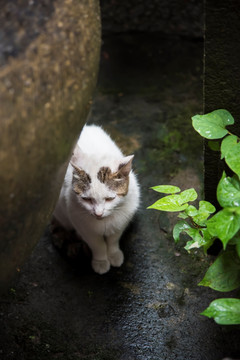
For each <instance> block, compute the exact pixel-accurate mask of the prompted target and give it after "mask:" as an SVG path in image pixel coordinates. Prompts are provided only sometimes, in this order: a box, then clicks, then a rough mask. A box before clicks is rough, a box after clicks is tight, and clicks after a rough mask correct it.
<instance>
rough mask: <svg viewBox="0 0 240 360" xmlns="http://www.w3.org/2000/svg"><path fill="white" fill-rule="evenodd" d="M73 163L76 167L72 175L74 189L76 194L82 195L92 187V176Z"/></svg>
mask: <svg viewBox="0 0 240 360" xmlns="http://www.w3.org/2000/svg"><path fill="white" fill-rule="evenodd" d="M71 165H72V167H73V169H74V170H73V176H72V187H73V191H74V192H75V193H76V194H78V195H81V194H82V193H84V192H85V191H87V190H88V189H89V188H90V184H91V178H90V176H89V175H88V174H87V173H86V172H85V171H84V170H82V169H80V168H78V167H77V166H76V165H74V164H73V163H72V162H71Z"/></svg>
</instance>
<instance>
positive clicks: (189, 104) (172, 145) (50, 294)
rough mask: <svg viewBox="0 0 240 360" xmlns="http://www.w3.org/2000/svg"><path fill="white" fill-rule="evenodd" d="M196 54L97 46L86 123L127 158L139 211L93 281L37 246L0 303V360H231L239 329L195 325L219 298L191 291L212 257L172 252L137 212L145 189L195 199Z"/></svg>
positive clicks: (154, 215) (150, 213)
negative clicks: (116, 257)
mask: <svg viewBox="0 0 240 360" xmlns="http://www.w3.org/2000/svg"><path fill="white" fill-rule="evenodd" d="M202 54H203V43H202V42H201V41H200V40H199V41H198V40H194V41H193V40H191V39H180V38H164V37H161V36H160V35H156V34H155V35H153V34H152V35H150V34H149V35H144V34H138V35H136V34H135V35H129V34H125V35H121V36H120V35H115V36H114V37H111V36H109V37H105V38H104V39H103V46H102V56H101V66H100V73H99V81H98V86H97V90H96V93H95V95H94V100H93V106H92V111H91V114H90V116H89V122H94V123H96V124H100V125H102V126H103V127H104V128H105V129H106V130H107V131H108V132H109V133H110V134H111V135H112V137H113V138H114V139H115V140H116V141H117V142H118V144H120V146H121V147H122V149H123V151H124V152H125V153H126V154H131V153H134V154H135V159H134V168H135V171H136V173H137V175H138V179H139V182H140V185H141V192H142V199H141V207H140V209H139V211H138V214H137V215H136V217H135V219H134V221H133V222H132V224H131V225H130V227H129V228H128V230H127V231H126V232H125V234H124V236H123V238H122V241H121V247H122V249H123V251H124V254H125V262H124V264H123V266H122V267H121V268H112V269H111V270H110V271H109V273H107V274H105V275H98V274H95V273H93V271H92V270H91V269H90V266H89V259H83V256H82V257H81V258H80V260H79V263H78V265H76V263H74V264H73V263H72V262H71V261H68V260H66V259H65V258H64V257H62V256H61V254H60V253H59V252H58V251H57V250H56V248H55V247H54V246H53V245H52V242H51V234H50V232H49V229H48V228H47V229H46V232H45V234H44V235H43V237H42V238H41V240H40V241H39V244H38V245H37V247H36V248H35V250H34V251H33V253H32V255H31V257H30V258H29V260H28V261H27V263H26V264H25V265H24V266H23V267H22V268H21V269H20V272H19V279H18V280H17V281H16V283H15V284H14V285H13V287H12V288H11V289H9V291H8V292H7V294H5V295H4V296H3V297H2V298H1V303H0V329H1V330H0V331H1V336H0V359H3V360H32V359H34V360H45V359H64V360H78V359H87V360H165V359H167V360H173V359H177V360H220V359H223V358H226V357H231V358H234V359H237V358H240V342H239V339H240V328H239V327H237V326H235V327H234V326H225V327H224V326H219V325H217V324H215V322H214V321H213V320H211V319H208V318H206V317H203V316H202V315H200V313H201V312H202V311H203V310H204V309H205V308H206V307H207V306H208V304H209V303H210V302H211V301H212V300H214V299H215V298H219V297H225V296H229V294H220V293H217V292H215V291H213V290H211V289H208V288H204V287H200V286H198V285H197V284H198V282H199V281H200V280H201V279H202V277H203V275H204V273H205V271H206V269H207V267H208V265H209V264H210V263H211V261H213V259H214V258H213V257H212V256H208V257H205V256H204V255H203V254H202V253H201V252H200V251H195V252H193V253H191V254H188V253H187V252H186V251H185V250H184V249H183V246H182V245H183V243H184V241H183V240H182V242H181V244H180V245H177V246H176V245H174V243H173V239H172V235H171V231H172V226H173V223H174V221H175V217H174V215H173V214H167V213H160V212H157V211H154V210H147V209H146V208H147V206H149V205H151V204H152V203H153V202H154V201H156V200H157V199H158V196H159V195H158V194H157V193H156V192H153V191H152V190H150V189H149V188H150V187H151V186H154V185H159V184H168V183H170V184H174V185H177V186H179V187H180V188H181V189H186V188H189V187H194V188H195V189H197V191H198V193H199V197H202V172H203V170H202V141H201V139H200V137H199V136H198V135H197V134H195V132H194V131H193V129H192V127H191V116H193V115H194V114H196V113H201V111H202V79H201V74H202V57H203V55H202Z"/></svg>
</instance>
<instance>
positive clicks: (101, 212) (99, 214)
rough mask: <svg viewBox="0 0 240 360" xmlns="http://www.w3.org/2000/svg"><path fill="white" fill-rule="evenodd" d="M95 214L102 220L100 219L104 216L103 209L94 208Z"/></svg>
mask: <svg viewBox="0 0 240 360" xmlns="http://www.w3.org/2000/svg"><path fill="white" fill-rule="evenodd" d="M94 215H95V217H96V218H97V219H98V220H100V219H102V218H103V211H102V210H100V209H95V210H94Z"/></svg>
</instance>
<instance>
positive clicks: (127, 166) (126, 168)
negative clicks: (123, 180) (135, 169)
mask: <svg viewBox="0 0 240 360" xmlns="http://www.w3.org/2000/svg"><path fill="white" fill-rule="evenodd" d="M133 158H134V155H129V156H126V157H125V158H124V159H123V160H122V161H121V163H120V165H119V167H118V171H117V172H118V174H121V175H122V176H123V177H127V176H128V175H129V173H130V171H131V170H132V161H133Z"/></svg>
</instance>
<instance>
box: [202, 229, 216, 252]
mask: <svg viewBox="0 0 240 360" xmlns="http://www.w3.org/2000/svg"><path fill="white" fill-rule="evenodd" d="M201 233H202V235H203V237H204V239H205V244H204V245H203V249H204V252H205V254H206V253H207V250H208V249H209V248H210V246H212V244H213V243H214V240H215V237H214V236H212V235H211V234H210V233H209V231H208V229H201Z"/></svg>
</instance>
